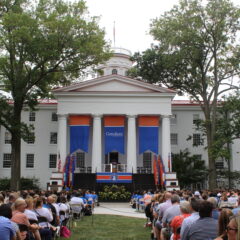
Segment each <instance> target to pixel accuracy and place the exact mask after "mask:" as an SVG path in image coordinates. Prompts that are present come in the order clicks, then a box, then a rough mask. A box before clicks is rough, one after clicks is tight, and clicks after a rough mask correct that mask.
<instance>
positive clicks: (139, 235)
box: [60, 214, 150, 240]
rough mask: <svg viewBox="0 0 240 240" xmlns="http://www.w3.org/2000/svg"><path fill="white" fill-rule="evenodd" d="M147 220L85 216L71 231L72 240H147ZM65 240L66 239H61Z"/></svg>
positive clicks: (109, 216) (148, 233)
mask: <svg viewBox="0 0 240 240" xmlns="http://www.w3.org/2000/svg"><path fill="white" fill-rule="evenodd" d="M145 223H146V219H141V218H133V217H123V216H115V215H100V214H99V215H94V216H93V217H92V216H85V217H84V218H83V219H82V220H80V221H78V222H77V226H75V227H73V229H71V231H72V236H71V238H69V239H70V240H147V239H150V229H149V228H145V227H144V224H145ZM60 239H61V240H63V239H64V238H60Z"/></svg>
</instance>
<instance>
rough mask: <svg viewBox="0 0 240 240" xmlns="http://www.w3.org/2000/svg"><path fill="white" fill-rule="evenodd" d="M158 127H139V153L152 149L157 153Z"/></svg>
mask: <svg viewBox="0 0 240 240" xmlns="http://www.w3.org/2000/svg"><path fill="white" fill-rule="evenodd" d="M158 129H159V128H158V127H152V126H149V127H148V126H144V127H142V126H141V127H139V154H142V153H144V152H146V151H152V152H153V153H156V154H158Z"/></svg>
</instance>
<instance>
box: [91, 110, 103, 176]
mask: <svg viewBox="0 0 240 240" xmlns="http://www.w3.org/2000/svg"><path fill="white" fill-rule="evenodd" d="M101 117H102V115H100V114H96V115H93V139H92V173H95V172H100V171H101V166H102V124H101Z"/></svg>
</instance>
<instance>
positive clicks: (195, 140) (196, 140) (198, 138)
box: [193, 133, 203, 146]
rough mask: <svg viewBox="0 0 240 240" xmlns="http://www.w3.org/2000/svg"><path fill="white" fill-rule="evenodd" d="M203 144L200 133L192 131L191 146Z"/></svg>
mask: <svg viewBox="0 0 240 240" xmlns="http://www.w3.org/2000/svg"><path fill="white" fill-rule="evenodd" d="M199 145H203V139H202V138H201V134H199V133H194V134H193V146H199Z"/></svg>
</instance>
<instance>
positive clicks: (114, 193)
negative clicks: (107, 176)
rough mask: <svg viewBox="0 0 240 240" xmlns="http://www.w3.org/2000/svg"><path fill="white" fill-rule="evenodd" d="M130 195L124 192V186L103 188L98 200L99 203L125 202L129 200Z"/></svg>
mask: <svg viewBox="0 0 240 240" xmlns="http://www.w3.org/2000/svg"><path fill="white" fill-rule="evenodd" d="M130 197H131V193H130V192H128V191H126V189H125V187H124V186H117V185H112V186H108V185H106V186H104V188H103V192H99V198H100V200H101V201H104V200H107V201H109V200H114V201H116V200H117V201H127V200H130Z"/></svg>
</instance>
